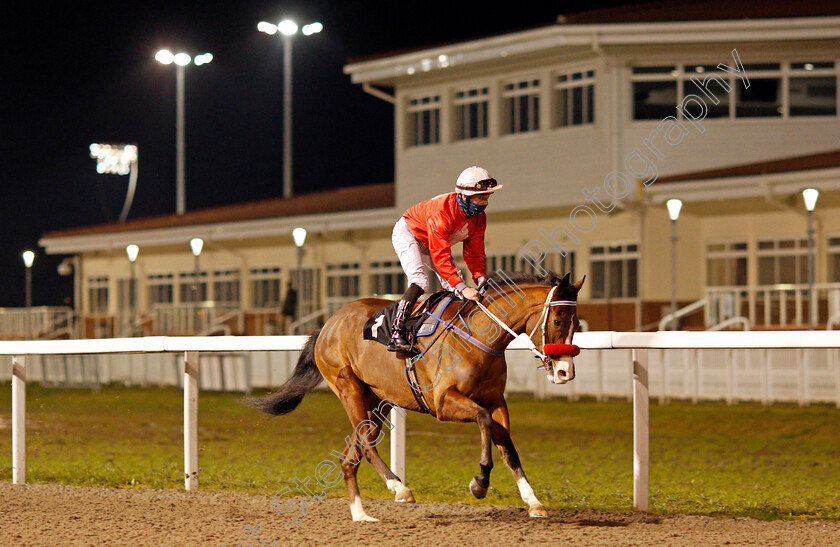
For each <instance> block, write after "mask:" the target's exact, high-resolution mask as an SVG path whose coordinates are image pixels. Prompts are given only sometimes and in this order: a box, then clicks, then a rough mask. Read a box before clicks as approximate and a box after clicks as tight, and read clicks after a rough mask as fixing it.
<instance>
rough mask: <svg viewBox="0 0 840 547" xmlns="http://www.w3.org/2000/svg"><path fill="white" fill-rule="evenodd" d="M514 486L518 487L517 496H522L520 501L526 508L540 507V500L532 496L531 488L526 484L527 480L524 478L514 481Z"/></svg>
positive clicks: (534, 495) (532, 490)
mask: <svg viewBox="0 0 840 547" xmlns="http://www.w3.org/2000/svg"><path fill="white" fill-rule="evenodd" d="M516 486H518V487H519V495H520V496H522V501H524V502H525V503H527V504H528V507H533V506H535V505H542V504H541V503H540V500H538V499H537V495H536V494H534V489H533V488H531V485H530V483H528V479H526V478H524V477H523V478H521V479H516Z"/></svg>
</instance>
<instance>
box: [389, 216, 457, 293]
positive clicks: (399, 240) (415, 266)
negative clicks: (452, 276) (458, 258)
mask: <svg viewBox="0 0 840 547" xmlns="http://www.w3.org/2000/svg"><path fill="white" fill-rule="evenodd" d="M391 242H392V243H393V244H394V250H395V251H397V256H398V257H399V258H400V264H401V265H402V269H403V271H404V272H405V275H406V276H408V285H409V286H410V285H411V284H412V283H414V284H416V285H417V286H418V287H420V288H421V289H423V292H428V291H429V275H428V273H427V272H426V268H428V269H430V270H432V271H433V272H435V275H437V277H438V279H439V280H440V284H441V286H442V287H443V288H444V289H446V290H448V291H451V290H452V287H451V286H450V285H449V283H447V281H446V280H445V279H444V278H442V277H441V276H440V274H439V273H438V272H437V270H436V269H435V266H434V264H433V263H432V255H431V253H429V249H428V248H426V246H425V245H423V244H422V243H420V242H419V241H417V238H416V237H414V234H413V233H412V231H411V228H409V227H408V223H407V222H406V221H405V219H404V218H403V217H400V219H399V220H398V221H397V223H396V224H395V225H394V231H393V233H392V234H391ZM458 275H460V276H461V278H463V277H464V276H463V275H462V274H461V270H458Z"/></svg>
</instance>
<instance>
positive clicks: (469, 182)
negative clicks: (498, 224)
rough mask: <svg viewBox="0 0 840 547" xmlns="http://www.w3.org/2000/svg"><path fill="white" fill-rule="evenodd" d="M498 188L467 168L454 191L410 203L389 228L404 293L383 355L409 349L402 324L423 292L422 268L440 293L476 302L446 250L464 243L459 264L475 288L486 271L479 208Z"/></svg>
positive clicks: (488, 178) (424, 276)
mask: <svg viewBox="0 0 840 547" xmlns="http://www.w3.org/2000/svg"><path fill="white" fill-rule="evenodd" d="M501 188H502V185H499V184H497V183H496V179H494V178H492V177H491V176H490V173H488V172H487V170H486V169H483V168H481V167H476V166H473V167H468V168H466V169H464V170H463V171H462V172H461V174H460V175H459V176H458V180H457V181H456V182H455V191H454V192H450V193H448V194H441V195H439V196H435V197H433V198H432V199H430V200H427V201H424V202H422V203H418V204H417V205H414V206H413V207H411V208H409V209H408V210H407V211H406V212H405V213H403V215H402V217H400V219H399V220H398V221H397V223H396V225H394V231H393V233H392V235H391V241H392V242H393V244H394V250H395V251H396V252H397V256H399V258H400V264H401V265H402V268H403V270H404V271H405V274H406V275H407V276H408V289H406V291H405V294H404V295H403V297H402V299H401V300H400V303H399V305H398V306H397V313H396V316H395V318H394V324H393V327H392V329H391V340H390V341H389V342H388V351H400V352H408V351H409V350H411V344H410V343H409V342H408V340H406V336H405V332H404V323H405V320H406V318H407V317H408V316H409V315H411V312H412V310H413V309H414V304H415V303H416V302H417V299H418V298H420V296H421V295H422V294H423V293H424V292H426V291H427V290H429V277H428V275H427V273H426V266H428V267H430V268H431V269H432V270H434V272H435V274H437V276H438V278H439V279H440V283H441V285H442V286H443V288H444V289H447V290H453V291H455V293H456V294H457V295H458V296H460V297H461V298H465V299H468V300H475V301H476V302H477V301H478V299H479V294H478V291H477V290H476V289H474V288H472V287H468V286H467V284H466V282H465V281H464V276H463V275H462V273H461V271H460V270H459V269H458V268H457V267H456V266H455V262H454V261H453V260H452V249H451V247H452V245H454V244H456V243H459V242H464V262H466V264H467V267H468V268H469V270H470V273H471V274H472V277H473V280H474V281H475V283H476V285H481V283H482V282H483V281H484V277H485V268H486V258H485V253H484V231H485V229H486V227H487V215H485V213H484V209H485V208H486V207H487V202H488V201H489V199H490V194H492V193H493V192H495V191H497V190H500V189H501Z"/></svg>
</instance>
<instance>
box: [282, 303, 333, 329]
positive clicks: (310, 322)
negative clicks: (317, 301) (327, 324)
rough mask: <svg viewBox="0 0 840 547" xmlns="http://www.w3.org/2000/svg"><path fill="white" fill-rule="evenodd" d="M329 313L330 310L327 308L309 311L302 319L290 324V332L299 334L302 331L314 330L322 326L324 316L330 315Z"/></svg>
mask: <svg viewBox="0 0 840 547" xmlns="http://www.w3.org/2000/svg"><path fill="white" fill-rule="evenodd" d="M328 313H329V310H328V309H327V308H321V309H319V310H315V311H313V312H311V313H308V314H306V315H304V316H303V317H301V318H300V319H296V320H294V321H292V322H291V323H290V324H289V332H290V333H291V334H297V333H300V332H309V331H313V330H315V329H317V328H318V327H320V326H321V321H322V320H323V318H325V317H328V315H327V314H328Z"/></svg>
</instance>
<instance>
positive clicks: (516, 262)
mask: <svg viewBox="0 0 840 547" xmlns="http://www.w3.org/2000/svg"><path fill="white" fill-rule="evenodd" d="M496 270H502V271H505V272H523V273H529V274H535V275H541V274H542V272H543V271H550V272H554V273H555V274H558V275H560V276H561V277H562V276H564V275H566V273H571V274H572V279H573V280H574V277H575V253H573V252H569V253H567V254H566V256H562V255H561V254H560V253H548V254H547V255H546V256H545V258H544V259H543V260H542V262H540V263H537V264H535V263H534V262H532V261H530V260H526V259H525V258H524V257H523V256H522V255H520V254H519V253H503V254H490V255H487V274H488V275H489V274H491V273H493V272H495V271H496Z"/></svg>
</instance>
